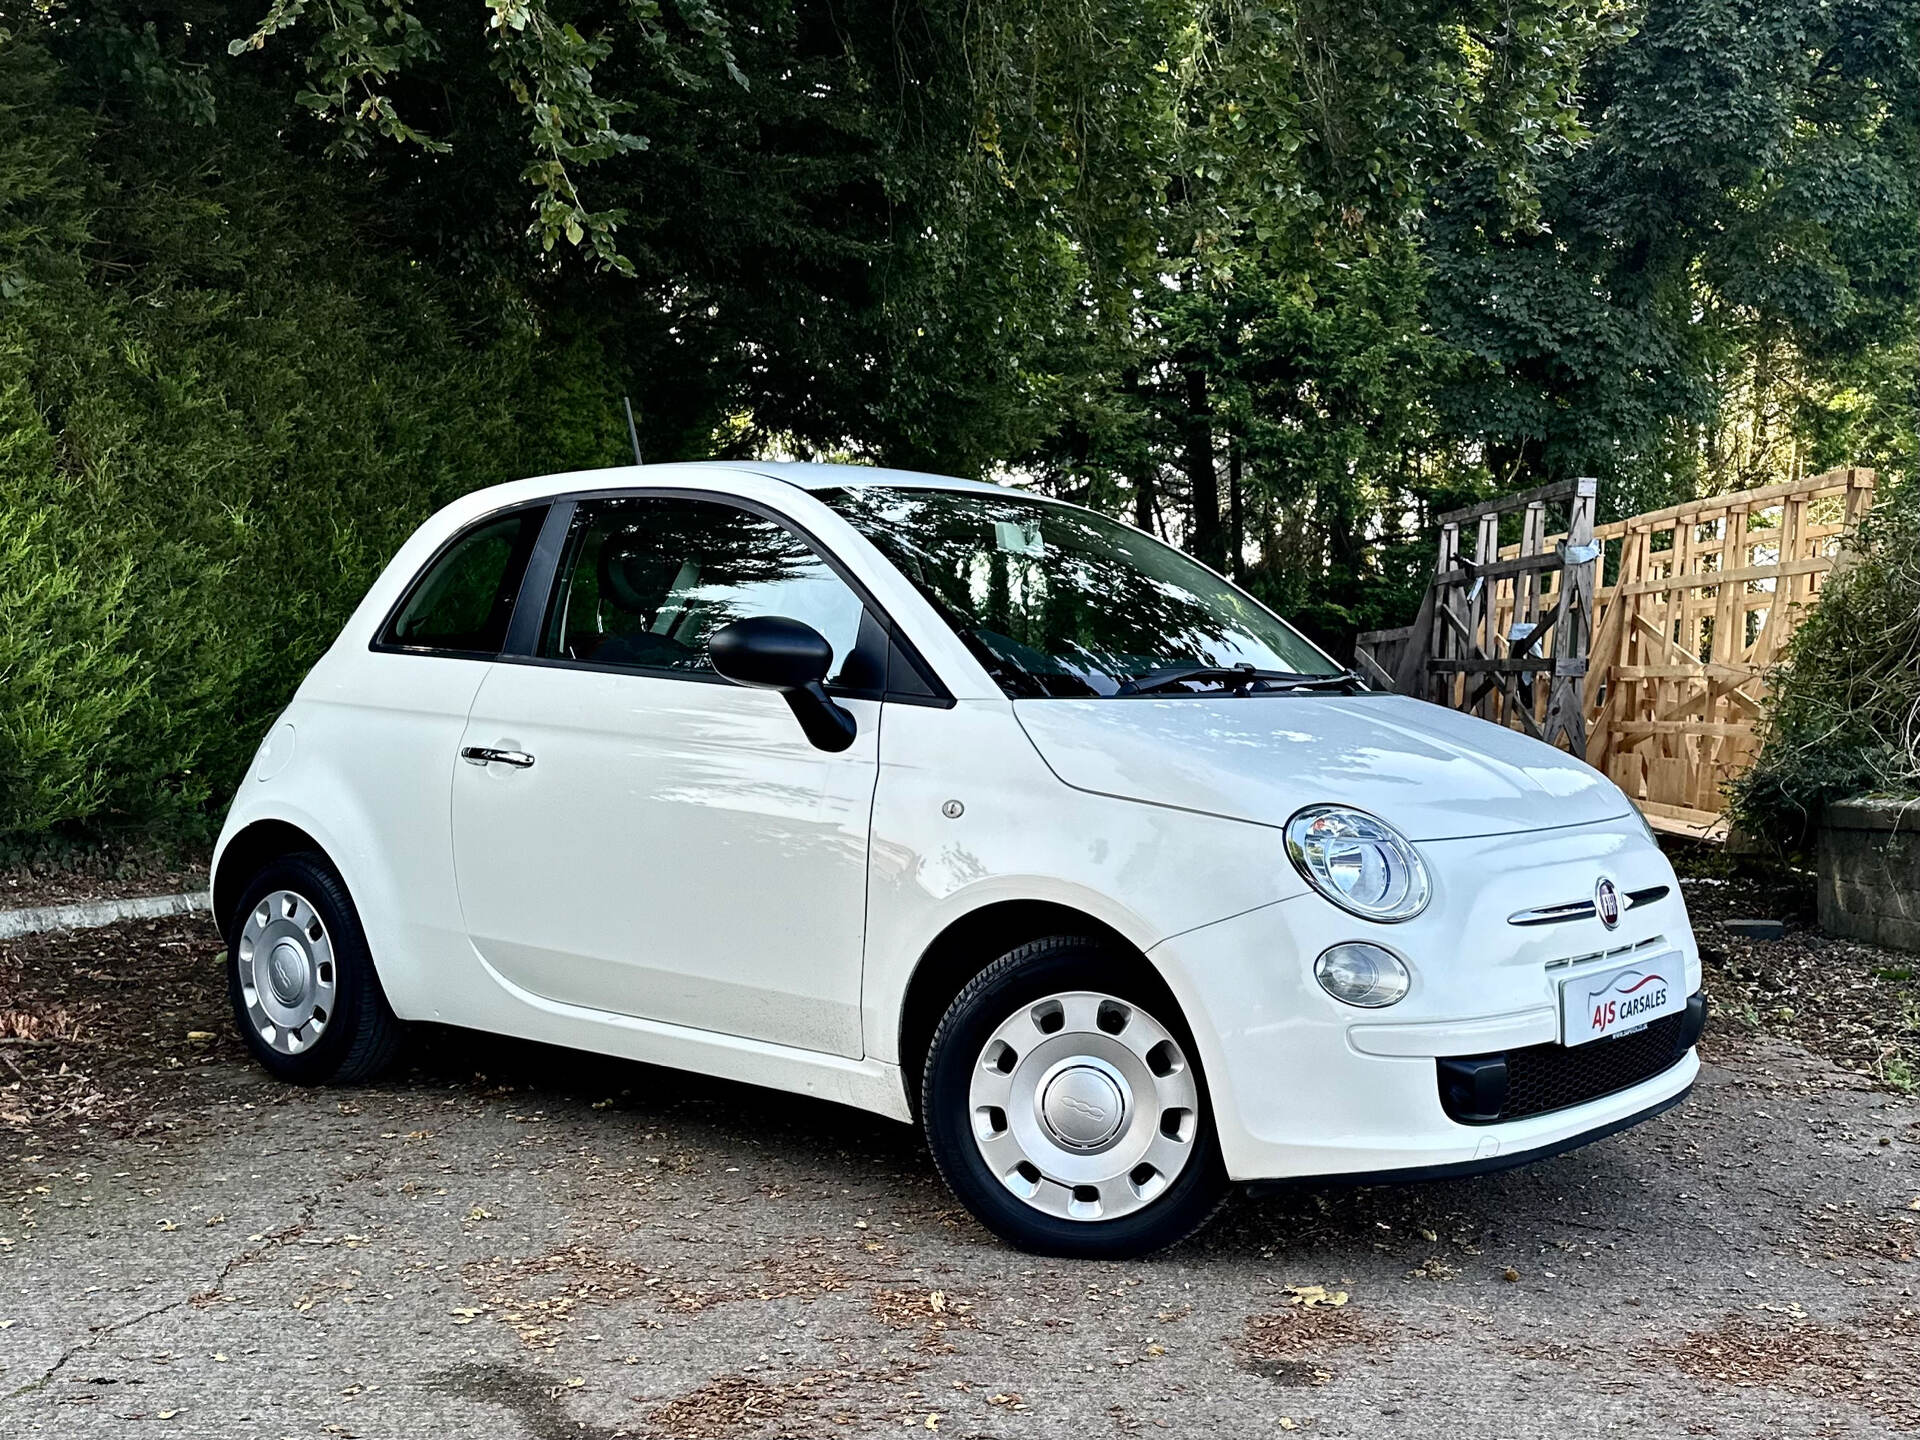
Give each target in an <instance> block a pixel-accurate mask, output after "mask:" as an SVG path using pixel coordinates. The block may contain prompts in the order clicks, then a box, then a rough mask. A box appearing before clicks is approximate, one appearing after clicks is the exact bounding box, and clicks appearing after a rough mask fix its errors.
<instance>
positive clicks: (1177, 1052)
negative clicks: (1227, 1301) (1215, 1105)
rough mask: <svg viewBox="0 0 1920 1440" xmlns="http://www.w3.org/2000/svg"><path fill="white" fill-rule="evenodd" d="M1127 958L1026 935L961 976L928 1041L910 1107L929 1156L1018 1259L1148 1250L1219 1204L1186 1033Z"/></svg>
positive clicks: (1186, 1231) (1207, 1124) (1176, 1237)
mask: <svg viewBox="0 0 1920 1440" xmlns="http://www.w3.org/2000/svg"><path fill="white" fill-rule="evenodd" d="M1130 958H1131V957H1125V956H1120V955H1116V954H1114V953H1112V952H1111V951H1110V950H1109V949H1108V948H1107V947H1105V946H1102V945H1100V944H1099V943H1097V942H1095V941H1091V940H1086V939H1080V938H1075V937H1062V938H1056V939H1050V940H1040V941H1035V942H1034V943H1032V944H1030V945H1025V946H1022V947H1021V948H1020V949H1018V950H1015V951H1013V952H1012V953H1011V954H1008V955H1004V956H1002V957H1001V958H1000V959H999V960H996V961H995V962H994V963H993V964H992V965H989V966H988V967H987V968H986V969H985V970H983V971H982V972H981V973H980V974H979V975H977V976H975V977H974V978H973V980H972V981H970V982H969V983H968V984H967V986H966V988H965V989H963V990H962V991H961V992H960V994H959V995H958V996H956V997H955V999H954V1001H953V1004H952V1005H951V1006H949V1007H948V1009H947V1013H946V1015H945V1016H944V1018H942V1020H941V1022H940V1026H939V1028H938V1029H937V1030H936V1031H935V1033H934V1037H933V1044H932V1047H931V1051H930V1053H929V1055H928V1058H927V1067H926V1076H925V1081H924V1084H923V1087H922V1097H921V1113H922V1119H923V1122H924V1124H925V1126H926V1132H927V1141H928V1144H929V1145H930V1146H931V1147H932V1150H933V1156H934V1161H935V1163H936V1164H938V1165H939V1167H940V1172H941V1174H942V1175H944V1176H945V1177H946V1180H947V1183H948V1184H949V1185H950V1186H951V1187H952V1188H953V1191H954V1193H955V1194H956V1195H957V1196H958V1197H959V1198H960V1200H961V1202H962V1203H963V1204H965V1205H966V1207H967V1208H968V1209H969V1210H971V1211H972V1212H973V1214H974V1215H975V1216H976V1217H978V1218H979V1220H980V1221H981V1223H983V1224H984V1225H986V1226H987V1228H988V1229H990V1230H992V1231H993V1232H994V1233H995V1234H996V1235H998V1236H1000V1237H1001V1238H1002V1239H1004V1240H1006V1241H1008V1242H1009V1243H1011V1244H1014V1245H1017V1246H1019V1247H1020V1248H1021V1249H1023V1250H1033V1251H1037V1252H1040V1253H1043V1254H1049V1255H1066V1256H1087V1257H1104V1258H1112V1259H1119V1258H1125V1257H1128V1256H1134V1255H1143V1254H1147V1253H1149V1252H1151V1251H1154V1250H1158V1249H1161V1248H1163V1247H1165V1246H1168V1245H1172V1244H1175V1243H1176V1242H1178V1241H1180V1240H1183V1239H1185V1238H1186V1237H1187V1236H1189V1235H1191V1234H1192V1233H1193V1232H1194V1231H1195V1230H1197V1229H1199V1228H1200V1227H1201V1226H1202V1225H1203V1224H1205V1223H1206V1221H1207V1220H1208V1219H1209V1218H1210V1217H1211V1216H1212V1215H1213V1213H1214V1212H1215V1211H1216V1210H1217V1209H1218V1208H1219V1205H1220V1202H1221V1200H1222V1198H1223V1197H1224V1196H1225V1194H1226V1185H1227V1182H1226V1173H1225V1169H1224V1167H1223V1166H1222V1164H1221V1161H1220V1149H1219V1144H1218V1142H1217V1140H1216V1139H1215V1136H1214V1130H1213V1121H1212V1117H1211V1115H1210V1113H1209V1108H1208V1105H1207V1098H1206V1090H1205V1081H1204V1079H1203V1077H1202V1075H1201V1073H1200V1068H1199V1064H1198V1060H1197V1058H1196V1056H1195V1055H1194V1051H1193V1044H1192V1040H1191V1037H1190V1036H1188V1034H1187V1033H1186V1027H1185V1025H1184V1024H1182V1023H1181V1017H1180V1014H1179V1012H1178V1010H1177V1008H1175V1006H1174V1005H1173V1003H1172V999H1171V997H1170V996H1168V995H1167V994H1165V992H1164V988H1163V987H1161V986H1159V985H1157V984H1156V983H1154V982H1153V981H1152V980H1151V979H1149V978H1148V977H1146V976H1144V975H1142V974H1139V973H1137V972H1136V971H1135V969H1134V966H1133V965H1132V964H1130V963H1129V960H1130Z"/></svg>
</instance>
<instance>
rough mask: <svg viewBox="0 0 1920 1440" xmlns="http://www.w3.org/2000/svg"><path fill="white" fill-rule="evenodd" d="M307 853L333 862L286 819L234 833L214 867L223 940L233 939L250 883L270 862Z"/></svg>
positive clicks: (215, 904)
mask: <svg viewBox="0 0 1920 1440" xmlns="http://www.w3.org/2000/svg"><path fill="white" fill-rule="evenodd" d="M304 850H311V851H314V852H316V853H317V854H320V855H322V856H325V857H326V859H327V862H328V863H329V864H332V863H333V857H332V856H330V855H327V849H326V847H325V846H324V845H322V844H321V843H320V842H319V841H318V840H316V839H315V838H314V837H313V836H312V835H310V834H308V833H307V832H306V831H305V830H303V829H301V828H300V827H299V826H298V825H295V824H293V823H291V822H290V821H287V820H279V819H265V820H255V821H254V822H252V823H251V824H249V825H247V826H246V827H245V828H243V829H241V830H239V831H236V832H235V833H234V836H233V838H232V839H230V840H229V841H227V843H226V845H225V846H224V847H223V848H222V849H221V851H220V858H219V860H218V861H217V862H216V863H215V865H214V871H213V879H212V885H211V887H210V888H211V893H210V896H209V900H210V903H211V906H212V909H213V920H214V924H215V925H217V926H218V927H219V930H220V934H221V937H222V938H223V939H226V940H228V941H231V940H232V939H233V926H234V923H235V922H236V921H237V920H238V919H239V916H238V914H237V913H236V912H237V911H238V909H239V906H240V897H241V896H242V895H244V894H245V893H246V889H247V884H248V882H249V881H251V880H252V879H253V877H254V876H255V875H258V874H259V873H260V870H261V868H262V867H263V866H265V865H266V864H268V863H269V862H270V861H273V860H277V859H279V858H280V857H281V856H283V855H295V854H298V853H300V852H301V851H304ZM336 868H338V867H336Z"/></svg>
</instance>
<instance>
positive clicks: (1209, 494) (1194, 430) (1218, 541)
mask: <svg viewBox="0 0 1920 1440" xmlns="http://www.w3.org/2000/svg"><path fill="white" fill-rule="evenodd" d="M1186 380H1187V419H1186V427H1185V428H1186V444H1185V449H1186V456H1185V459H1186V471H1187V487H1188V489H1187V493H1188V495H1189V496H1190V497H1191V501H1192V505H1193V532H1192V534H1190V535H1189V536H1188V537H1187V548H1188V549H1189V550H1191V551H1192V552H1193V553H1194V554H1195V555H1196V556H1198V557H1199V558H1200V559H1202V560H1204V561H1205V562H1206V563H1207V564H1209V565H1212V566H1214V567H1216V568H1218V567H1219V566H1220V565H1221V564H1222V563H1223V562H1224V560H1225V558H1226V557H1225V556H1224V555H1223V554H1222V553H1221V552H1222V551H1223V550H1224V549H1225V548H1226V547H1225V545H1224V544H1223V543H1222V542H1223V541H1224V539H1225V537H1224V536H1223V535H1222V533H1221V530H1220V476H1219V473H1218V472H1217V471H1216V470H1215V469H1214V467H1213V415H1212V412H1211V410H1210V409H1209V407H1208V404H1207V372H1206V371H1205V370H1203V369H1202V368H1201V367H1200V366H1198V365H1189V366H1187V367H1186Z"/></svg>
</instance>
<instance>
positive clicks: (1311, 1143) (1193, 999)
mask: <svg viewBox="0 0 1920 1440" xmlns="http://www.w3.org/2000/svg"><path fill="white" fill-rule="evenodd" d="M1629 827H1631V828H1629ZM1421 848H1422V851H1423V853H1424V854H1425V855H1426V857H1427V860H1428V863H1429V866H1430V868H1431V869H1433V871H1434V872H1435V876H1436V894H1435V901H1434V903H1433V905H1432V906H1430V907H1429V911H1428V913H1427V914H1425V915H1423V916H1421V917H1419V919H1417V920H1415V921H1412V922H1409V923H1407V924H1405V925H1400V926H1381V925H1370V924H1367V923H1365V922H1356V921H1355V920H1354V919H1353V918H1352V917H1350V916H1347V915H1345V914H1344V913H1343V912H1340V911H1338V910H1336V909H1335V908H1334V907H1333V906H1331V905H1329V904H1327V903H1326V902H1324V901H1322V900H1320V899H1319V898H1318V897H1317V896H1302V897H1298V898H1296V899H1292V900H1287V901H1283V902H1281V903H1279V904H1275V905H1269V906H1266V907H1264V908H1262V909H1260V910H1255V911H1251V912H1249V913H1247V914H1243V915H1239V916H1236V917H1234V918H1232V919H1229V920H1224V921H1221V922H1219V923H1217V924H1214V925H1209V926H1204V927H1202V928H1200V929H1198V930H1194V931H1189V932H1187V933H1186V934H1183V935H1177V936H1174V937H1172V938H1171V939H1168V940H1165V941H1163V942H1161V943H1160V944H1159V945H1156V946H1155V947H1153V949H1152V951H1151V952H1150V955H1151V958H1152V959H1153V960H1154V961H1155V963H1156V965H1157V967H1158V969H1159V970H1160V972H1161V974H1162V975H1163V976H1164V977H1165V979H1166V980H1167V982H1168V984H1169V985H1170V986H1171V987H1172V988H1173V991H1174V993H1175V996H1176V998H1177V999H1178V1000H1179V1002H1180V1005H1181V1009H1182V1011H1183V1013H1184V1014H1185V1016H1186V1018H1187V1020H1188V1023H1189V1025H1190V1026H1191V1027H1192V1029H1193V1032H1194V1041H1195V1044H1196V1046H1197V1047H1198V1049H1199V1051H1200V1055H1201V1060H1202V1063H1203V1066H1204V1068H1205V1072H1206V1079H1207V1084H1208V1089H1209V1092H1210V1100H1211V1108H1212V1111H1213V1115H1214V1120H1215V1126H1216V1129H1217V1131H1218V1133H1219V1137H1220V1146H1221V1151H1222V1155H1223V1158H1224V1159H1225V1162H1226V1166H1227V1172H1228V1174H1229V1175H1230V1176H1231V1177H1232V1178H1233V1179H1235V1180H1243V1181H1258V1180H1276V1179H1296V1178H1305V1177H1338V1176H1347V1177H1356V1178H1357V1177H1379V1176H1385V1175H1398V1176H1402V1177H1405V1178H1415V1177H1418V1176H1423V1175H1432V1174H1439V1173H1459V1172H1461V1171H1462V1170H1469V1171H1470V1170H1473V1169H1494V1168H1501V1167H1504V1166H1505V1165H1508V1164H1514V1163H1520V1162H1523V1161H1525V1160H1527V1159H1531V1158H1534V1157H1537V1156H1544V1155H1548V1154H1552V1153H1554V1152H1556V1151H1558V1150H1563V1149H1568V1148H1571V1147H1572V1146H1573V1145H1576V1144H1582V1143H1585V1142H1586V1141H1587V1140H1589V1139H1593V1138H1598V1136H1600V1135H1602V1134H1606V1133H1611V1132H1612V1131H1615V1130H1618V1129H1621V1128H1624V1127H1625V1126H1626V1125H1628V1124H1632V1123H1636V1122H1637V1121H1639V1120H1641V1119H1645V1118H1647V1117H1648V1116H1649V1115H1652V1114H1656V1113H1658V1112H1659V1111H1660V1110H1662V1109H1665V1108H1667V1107H1668V1106H1670V1105H1671V1104H1674V1103H1677V1102H1678V1100H1679V1099H1680V1098H1682V1097H1683V1096H1684V1095H1685V1093H1686V1091H1687V1090H1688V1089H1689V1088H1690V1087H1691V1086H1692V1084H1693V1081H1694V1077H1695V1076H1696V1075H1697V1074H1698V1072H1699V1059H1698V1057H1697V1055H1696V1054H1695V1053H1694V1051H1693V1049H1692V1048H1691V1046H1692V1039H1693V1038H1694V1037H1695V1036H1697V1033H1698V1032H1697V1029H1695V1030H1694V1031H1693V1032H1692V1033H1691V1034H1689V1035H1687V1036H1685V1037H1684V1038H1685V1039H1686V1044H1685V1045H1684V1046H1678V1047H1677V1048H1676V1051H1675V1053H1676V1055H1677V1058H1675V1059H1672V1060H1671V1062H1670V1063H1666V1064H1665V1066H1664V1068H1661V1069H1659V1070H1658V1071H1657V1073H1652V1074H1649V1075H1648V1076H1647V1078H1645V1079H1644V1080H1639V1081H1637V1083H1630V1084H1626V1085H1623V1086H1621V1087H1620V1088H1614V1089H1610V1090H1609V1091H1608V1092H1607V1093H1604V1094H1599V1095H1597V1097H1596V1098H1593V1099H1582V1100H1579V1103H1572V1104H1566V1105H1560V1106H1558V1107H1557V1108H1552V1109H1548V1110H1546V1111H1544V1113H1532V1114H1526V1115H1524V1117H1523V1118H1512V1119H1507V1118H1501V1117H1502V1107H1501V1105H1500V1103H1498V1097H1497V1096H1495V1094H1494V1090H1493V1087H1492V1083H1491V1080H1490V1078H1489V1076H1488V1075H1487V1073H1486V1068H1487V1067H1485V1066H1484V1065H1483V1066H1481V1067H1479V1069H1480V1071H1481V1073H1480V1075H1479V1078H1478V1080H1477V1082H1476V1083H1479V1084H1480V1085H1481V1086H1482V1091H1481V1093H1480V1095H1479V1097H1478V1103H1479V1106H1480V1108H1478V1109H1476V1108H1474V1097H1472V1096H1469V1097H1468V1099H1467V1102H1466V1103H1461V1101H1460V1099H1459V1096H1458V1095H1455V1096H1452V1097H1448V1096H1446V1095H1445V1093H1444V1090H1443V1085H1444V1080H1445V1077H1446V1075H1447V1067H1446V1065H1444V1064H1443V1062H1459V1061H1461V1060H1462V1059H1466V1060H1472V1061H1482V1062H1484V1061H1488V1060H1490V1059H1492V1058H1494V1057H1496V1056H1505V1055H1507V1054H1516V1055H1518V1054H1532V1055H1533V1056H1534V1057H1535V1058H1536V1060H1537V1059H1538V1058H1539V1056H1540V1055H1541V1052H1542V1051H1543V1050H1545V1049H1546V1048H1547V1047H1551V1048H1552V1049H1553V1050H1558V1048H1559V1047H1558V1041H1559V1012H1558V1009H1557V1005H1556V1003H1555V996H1556V993H1557V992H1556V988H1555V986H1556V981H1557V979H1558V978H1560V977H1564V976H1566V975H1569V974H1578V973H1581V970H1582V968H1583V967H1589V966H1590V967H1593V968H1603V967H1605V966H1607V965H1610V964H1614V963H1617V958H1616V957H1617V956H1619V955H1620V954H1622V953H1623V952H1626V951H1630V950H1632V949H1634V948H1636V947H1644V946H1653V945H1659V946H1660V947H1661V948H1662V949H1668V948H1671V949H1676V950H1679V951H1680V952H1681V953H1682V954H1683V955H1684V957H1685V961H1686V982H1687V990H1688V992H1689V993H1690V994H1691V993H1693V992H1697V990H1698V988H1699V984H1700V975H1699V956H1698V952H1697V950H1696V947H1695V945H1694V941H1693V934H1692V930H1691V928H1690V927H1689V926H1688V924H1687V918H1686V911H1685V906H1684V904H1683V903H1682V902H1681V900H1680V898H1679V887H1678V885H1677V883H1676V882H1675V881H1674V879H1673V876H1672V871H1671V869H1670V868H1668V866H1667V864H1666V861H1665V859H1664V857H1662V856H1661V855H1660V852H1659V851H1658V849H1657V848H1655V847H1653V846H1651V845H1649V844H1648V843H1647V842H1646V839H1645V836H1644V835H1643V834H1641V833H1640V832H1639V830H1638V827H1637V826H1633V825H1632V822H1628V825H1627V826H1619V827H1616V826H1583V827H1579V828H1578V829H1570V830H1566V831H1558V832H1546V833H1545V834H1542V835H1534V836H1521V837H1504V838H1503V839H1501V840H1488V841H1460V842H1447V843H1445V844H1438V845H1423V846H1422V847H1421ZM1447 852H1452V853H1447ZM1596 873H1606V874H1610V875H1612V876H1614V877H1615V879H1616V881H1617V883H1619V884H1621V886H1622V887H1623V888H1642V887H1647V886H1652V885H1655V884H1658V883H1665V884H1666V885H1668V886H1669V887H1670V889H1669V894H1668V896H1667V897H1666V898H1664V899H1663V900H1661V901H1659V902H1657V903H1652V904H1648V905H1646V906H1643V907H1639V908H1636V909H1634V910H1632V911H1631V912H1629V914H1628V915H1627V916H1625V917H1623V919H1622V921H1621V924H1620V927H1619V929H1618V930H1617V931H1606V930H1605V929H1604V928H1603V927H1602V925H1601V923H1600V922H1599V921H1598V920H1597V919H1587V920H1581V921H1574V922H1568V923H1565V924H1560V925H1554V926H1550V927H1530V928H1529V927H1519V926H1512V925H1509V924H1508V923H1507V919H1506V917H1507V916H1508V915H1510V914H1512V913H1514V912H1516V911H1518V910H1521V909H1523V908H1525V907H1526V906H1527V905H1529V904H1535V905H1537V904H1539V903H1540V902H1541V901H1542V899H1553V898H1557V897H1559V896H1560V895H1562V894H1564V893H1571V894H1573V895H1580V894H1583V893H1587V894H1590V893H1591V891H1592V886H1593V883H1594V877H1595V875H1596ZM1354 939H1368V940H1374V941H1376V942H1377V943H1383V944H1389V945H1391V946H1392V947H1393V948H1394V949H1395V950H1397V951H1398V952H1400V953H1401V954H1402V956H1403V958H1405V959H1406V960H1407V962H1408V964H1409V966H1410V968H1411V969H1412V970H1413V973H1414V977H1415V984H1414V988H1413V990H1412V991H1411V992H1410V993H1409V995H1408V998H1407V999H1406V1000H1403V1001H1402V1002H1401V1003H1400V1004H1399V1005H1396V1006H1393V1007H1391V1008H1390V1009H1387V1010H1381V1011H1367V1010H1357V1009H1354V1008H1353V1007H1351V1006H1346V1005H1342V1004H1340V1003H1339V1002H1338V1001H1335V1000H1334V999H1332V998H1331V997H1330V996H1328V995H1327V994H1326V993H1325V992H1324V991H1322V990H1321V989H1320V987H1319V985H1318V984H1317V983H1316V982H1315V981H1314V979H1313V975H1312V966H1313V961H1314V958H1315V957H1316V956H1318V955H1319V954H1320V953H1321V951H1323V950H1324V949H1325V948H1326V947H1327V946H1328V945H1331V944H1335V943H1338V942H1340V941H1343V940H1354ZM1694 1008H1695V1009H1696V1010H1697V1011H1699V1010H1703V1008H1704V1007H1703V1005H1696V1006H1695V1007H1694ZM1656 1023H1657V1022H1656ZM1650 1028H1651V1027H1650ZM1612 1043H1616V1042H1608V1041H1596V1042H1593V1044H1595V1045H1605V1044H1612ZM1578 1048H1579V1049H1581V1050H1588V1052H1589V1054H1593V1053H1596V1052H1593V1051H1591V1050H1590V1048H1589V1047H1586V1046H1582V1047H1578ZM1563 1053H1564V1052H1563ZM1456 1078H1457V1077H1456ZM1569 1093H1570V1094H1572V1095H1574V1096H1575V1097H1576V1098H1578V1096H1579V1095H1580V1094H1581V1093H1582V1092H1580V1091H1578V1090H1577V1089H1575V1090H1572V1091H1570V1092H1569ZM1450 1109H1451V1111H1452V1112H1453V1113H1449V1111H1450Z"/></svg>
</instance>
